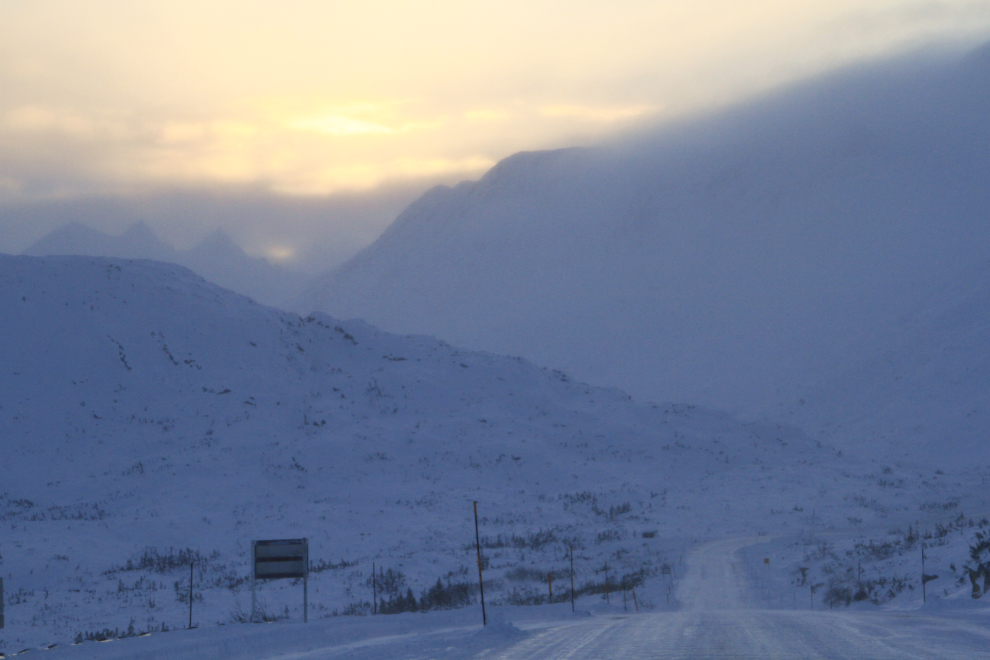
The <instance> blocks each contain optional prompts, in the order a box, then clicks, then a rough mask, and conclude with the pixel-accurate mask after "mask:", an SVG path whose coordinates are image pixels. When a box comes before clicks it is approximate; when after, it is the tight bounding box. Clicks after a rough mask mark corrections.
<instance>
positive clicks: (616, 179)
mask: <svg viewBox="0 0 990 660" xmlns="http://www.w3.org/2000/svg"><path fill="white" fill-rule="evenodd" d="M988 81H990V47H984V48H983V49H981V50H979V51H977V52H974V53H970V54H969V55H967V56H966V57H964V58H962V59H947V58H937V57H932V58H929V59H926V58H925V57H922V56H917V57H914V58H908V59H902V60H898V61H892V62H885V63H880V64H874V65H871V66H869V67H862V68H858V69H854V70H845V71H842V72H838V73H834V74H832V75H830V76H828V77H825V78H822V79H818V80H814V81H810V82H807V83H804V84H801V85H798V86H795V87H791V88H788V89H786V90H783V91H780V92H778V93H776V94H775V95H773V96H771V97H767V98H763V99H760V100H758V101H753V102H751V103H749V104H747V105H746V106H744V107H737V108H733V109H730V110H726V111H723V112H721V113H719V114H717V115H712V116H708V117H705V118H703V119H695V120H691V121H683V122H680V123H678V124H676V125H671V126H667V127H665V128H663V129H661V130H658V131H657V132H656V133H655V134H652V135H645V136H639V137H638V139H637V140H636V141H635V143H633V142H632V141H630V142H627V143H623V144H620V145H612V146H609V147H602V148H594V149H567V150H561V151H553V152H538V153H520V154H517V155H515V156H512V157H510V158H508V159H506V160H504V161H503V162H501V163H499V164H498V165H497V166H495V167H494V168H493V169H492V170H491V171H490V172H488V173H487V174H486V175H485V176H484V177H483V178H482V179H481V180H479V181H477V182H466V183H462V184H460V185H458V186H456V187H454V188H443V187H440V188H436V189H434V190H432V191H430V192H429V193H427V194H426V195H424V196H423V197H422V198H421V199H420V200H419V201H417V202H416V203H414V204H413V205H411V206H410V207H409V208H408V209H407V210H406V211H405V212H404V213H403V214H402V215H400V217H399V218H398V219H397V220H396V222H395V223H394V224H393V225H392V226H391V227H390V228H389V229H388V230H387V231H386V232H385V233H384V234H383V235H382V237H381V238H380V239H379V240H378V241H377V242H376V243H374V244H373V245H372V246H370V247H369V248H367V249H366V250H365V251H364V252H362V253H361V254H359V255H358V256H356V257H355V258H353V259H352V260H351V261H350V262H348V263H347V264H346V265H344V266H343V267H341V268H340V269H339V270H337V271H336V272H334V273H332V274H331V275H329V276H328V277H327V278H325V279H324V280H323V281H322V282H321V284H320V286H319V288H318V290H317V292H316V294H315V295H314V302H313V307H314V308H317V309H321V310H324V311H326V312H327V313H331V314H333V315H335V316H338V317H341V318H363V319H365V320H367V321H368V322H370V323H373V324H375V325H376V326H379V327H381V328H383V329H386V330H390V331H395V332H417V333H429V334H433V335H436V336H439V337H443V338H444V339H446V340H448V341H451V342H453V343H456V344H459V345H463V346H469V347H474V348H479V349H484V350H491V351H496V352H505V353H513V354H520V355H524V356H526V357H527V358H529V359H532V360H534V361H536V362H537V363H539V364H544V365H550V366H554V367H557V368H562V369H565V370H567V371H568V372H572V373H574V374H575V376H576V377H579V378H581V379H585V380H589V381H591V382H596V383H606V384H610V385H614V386H618V387H622V388H623V389H625V390H627V391H629V392H631V393H632V394H633V395H634V396H636V397H638V398H641V399H647V400H684V401H692V402H701V403H705V404H707V405H712V406H715V407H719V408H726V409H731V410H737V411H745V412H747V413H752V412H754V411H758V410H766V409H772V408H773V407H774V406H775V405H776V404H779V403H781V402H783V401H791V400H796V399H797V398H798V396H797V394H796V393H797V392H798V391H799V390H800V388H801V387H804V386H808V385H810V384H811V383H813V382H817V381H818V380H820V379H822V378H827V377H832V376H835V375H836V372H835V371H834V369H835V368H836V365H837V364H839V363H846V362H847V361H848V360H849V359H850V358H855V359H862V360H866V359H872V357H873V356H875V355H876V354H877V351H879V350H881V349H883V347H884V341H885V338H886V337H887V335H888V334H889V333H891V332H894V331H895V329H896V327H897V323H898V322H899V319H901V318H902V317H903V316H904V314H905V313H908V312H909V311H912V310H916V309H917V308H918V305H919V304H920V303H919V301H927V300H929V298H930V295H931V291H932V290H937V288H938V287H943V286H954V285H953V284H952V283H953V282H958V281H959V280H960V278H964V277H967V276H968V275H967V274H968V273H971V269H972V267H973V266H974V265H976V264H978V263H980V262H981V261H982V260H983V259H985V257H986V254H987V251H988V248H990V223H988V222H987V217H988V216H990V184H988V182H990V112H988V111H987V109H988V108H990V84H988ZM852 396H855V395H852Z"/></svg>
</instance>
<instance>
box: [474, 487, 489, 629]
mask: <svg viewBox="0 0 990 660" xmlns="http://www.w3.org/2000/svg"><path fill="white" fill-rule="evenodd" d="M474 545H475V547H476V548H477V549H478V588H479V589H480V590H481V625H483V626H487V625H488V616H487V615H486V614H485V581H484V579H483V578H482V577H481V533H480V532H479V531H478V502H477V501H476V502H475V503H474Z"/></svg>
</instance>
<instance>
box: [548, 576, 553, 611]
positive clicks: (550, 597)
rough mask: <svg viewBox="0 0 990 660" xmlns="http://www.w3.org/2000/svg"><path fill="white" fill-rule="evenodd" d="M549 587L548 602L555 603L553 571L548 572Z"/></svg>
mask: <svg viewBox="0 0 990 660" xmlns="http://www.w3.org/2000/svg"><path fill="white" fill-rule="evenodd" d="M547 589H548V590H549V591H550V595H549V596H548V597H547V602H548V603H551V604H552V603H553V573H547Z"/></svg>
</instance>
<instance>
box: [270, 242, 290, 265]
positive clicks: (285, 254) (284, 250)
mask: <svg viewBox="0 0 990 660" xmlns="http://www.w3.org/2000/svg"><path fill="white" fill-rule="evenodd" d="M265 256H266V257H267V258H268V259H270V260H272V261H274V262H276V263H286V262H289V261H292V259H293V258H294V257H295V256H296V251H295V249H294V248H291V247H288V246H285V245H272V246H270V247H269V248H268V249H267V250H266V251H265Z"/></svg>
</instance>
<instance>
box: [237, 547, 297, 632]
mask: <svg viewBox="0 0 990 660" xmlns="http://www.w3.org/2000/svg"><path fill="white" fill-rule="evenodd" d="M251 569H252V570H251V621H254V619H255V614H256V613H257V603H258V598H257V592H256V589H255V586H256V583H257V581H258V580H280V579H297V578H302V581H303V622H304V623H308V622H309V584H308V582H309V542H308V541H307V540H306V539H279V540H273V541H251Z"/></svg>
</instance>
